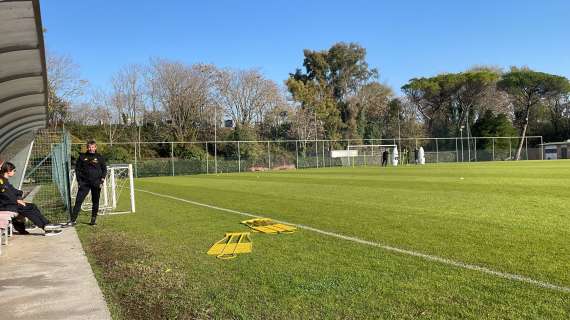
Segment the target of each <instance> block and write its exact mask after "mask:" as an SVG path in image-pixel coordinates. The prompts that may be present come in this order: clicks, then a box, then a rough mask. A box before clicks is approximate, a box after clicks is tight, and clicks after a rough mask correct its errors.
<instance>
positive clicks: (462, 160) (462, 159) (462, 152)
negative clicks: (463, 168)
mask: <svg viewBox="0 0 570 320" xmlns="http://www.w3.org/2000/svg"><path fill="white" fill-rule="evenodd" d="M464 153H465V152H464V151H463V131H461V162H464V161H465V159H464V158H463V157H464V155H463V154H464Z"/></svg>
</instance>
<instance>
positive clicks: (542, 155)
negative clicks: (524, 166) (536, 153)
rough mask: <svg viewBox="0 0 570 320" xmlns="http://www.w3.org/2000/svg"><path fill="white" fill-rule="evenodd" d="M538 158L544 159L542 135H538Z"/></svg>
mask: <svg viewBox="0 0 570 320" xmlns="http://www.w3.org/2000/svg"><path fill="white" fill-rule="evenodd" d="M540 160H544V141H543V140H542V136H540Z"/></svg>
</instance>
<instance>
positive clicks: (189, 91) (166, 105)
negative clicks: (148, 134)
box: [148, 59, 221, 141]
mask: <svg viewBox="0 0 570 320" xmlns="http://www.w3.org/2000/svg"><path fill="white" fill-rule="evenodd" d="M214 74H215V68H214V67H212V66H210V65H192V66H186V65H184V64H182V63H180V62H174V61H168V60H162V59H156V60H153V61H152V62H151V66H150V73H149V76H148V82H149V84H148V86H149V88H150V90H149V92H150V94H151V99H152V100H153V105H154V106H155V108H160V109H162V110H164V112H165V113H166V114H167V117H168V119H169V123H170V127H171V129H172V131H173V133H174V137H175V138H176V139H177V140H178V141H186V140H188V139H189V140H190V141H192V140H196V138H197V136H198V133H199V131H200V129H206V126H207V125H208V123H212V122H213V121H219V119H220V118H221V115H218V119H214V120H210V115H211V111H212V110H213V108H215V107H216V106H215V103H214V101H213V97H212V91H213V84H212V79H213V78H214V76H213V75H214Z"/></svg>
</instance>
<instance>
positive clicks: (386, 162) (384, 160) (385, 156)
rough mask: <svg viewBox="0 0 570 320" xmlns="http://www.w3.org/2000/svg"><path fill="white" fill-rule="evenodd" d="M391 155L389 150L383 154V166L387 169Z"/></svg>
mask: <svg viewBox="0 0 570 320" xmlns="http://www.w3.org/2000/svg"><path fill="white" fill-rule="evenodd" d="M389 154H390V153H388V150H384V152H382V166H383V167H386V166H387V165H388V155H389Z"/></svg>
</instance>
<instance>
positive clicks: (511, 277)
mask: <svg viewBox="0 0 570 320" xmlns="http://www.w3.org/2000/svg"><path fill="white" fill-rule="evenodd" d="M135 190H136V191H140V192H145V193H148V194H152V195H155V196H158V197H163V198H168V199H173V200H177V201H182V202H186V203H190V204H193V205H196V206H200V207H205V208H210V209H214V210H219V211H225V212H230V213H235V214H239V215H242V216H247V217H252V218H267V217H268V216H260V215H256V214H252V213H247V212H242V211H237V210H232V209H227V208H222V207H217V206H213V205H209V204H205V203H200V202H196V201H192V200H186V199H182V198H177V197H173V196H169V195H165V194H160V193H156V192H152V191H147V190H142V189H135ZM271 219H272V220H274V221H277V222H279V223H284V224H288V225H293V226H296V227H297V228H301V229H305V230H309V231H313V232H316V233H320V234H323V235H327V236H330V237H334V238H338V239H343V240H347V241H352V242H356V243H360V244H364V245H368V246H373V247H378V248H381V249H384V250H387V251H392V252H397V253H400V254H404V255H409V256H413V257H419V258H422V259H425V260H429V261H435V262H439V263H442V264H446V265H450V266H454V267H457V268H462V269H467V270H473V271H478V272H481V273H486V274H490V275H493V276H496V277H499V278H504V279H508V280H513V281H519V282H524V283H528V284H532V285H535V286H537V287H542V288H546V289H551V290H555V291H561V292H566V293H570V287H564V286H559V285H555V284H551V283H548V282H544V281H539V280H535V279H532V278H529V277H526V276H522V275H518V274H514V273H507V272H501V271H495V270H493V269H489V268H486V267H481V266H478V265H474V264H468V263H464V262H461V261H455V260H451V259H446V258H442V257H438V256H434V255H429V254H425V253H421V252H417V251H412V250H406V249H401V248H397V247H393V246H388V245H384V244H381V243H377V242H372V241H368V240H363V239H360V238H356V237H350V236H345V235H342V234H338V233H334V232H329V231H324V230H320V229H316V228H313V227H309V226H305V225H302V224H296V223H290V222H287V221H280V220H277V219H273V218H271Z"/></svg>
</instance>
